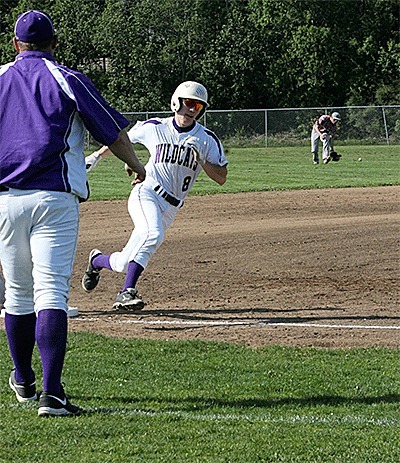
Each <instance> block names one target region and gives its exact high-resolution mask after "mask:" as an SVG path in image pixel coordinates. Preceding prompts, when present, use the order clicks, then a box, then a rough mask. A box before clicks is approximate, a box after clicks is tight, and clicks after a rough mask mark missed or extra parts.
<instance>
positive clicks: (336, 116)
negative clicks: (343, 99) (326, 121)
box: [332, 113, 340, 121]
mask: <svg viewBox="0 0 400 463" xmlns="http://www.w3.org/2000/svg"><path fill="white" fill-rule="evenodd" d="M332 117H333V119H335V121H340V114H339V113H332Z"/></svg>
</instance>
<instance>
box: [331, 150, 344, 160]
mask: <svg viewBox="0 0 400 463" xmlns="http://www.w3.org/2000/svg"><path fill="white" fill-rule="evenodd" d="M341 157H342V155H341V154H339V153H337V152H336V151H332V152H331V159H332V161H334V162H338V161H340V158H341Z"/></svg>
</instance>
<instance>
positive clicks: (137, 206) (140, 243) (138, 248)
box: [110, 184, 179, 272]
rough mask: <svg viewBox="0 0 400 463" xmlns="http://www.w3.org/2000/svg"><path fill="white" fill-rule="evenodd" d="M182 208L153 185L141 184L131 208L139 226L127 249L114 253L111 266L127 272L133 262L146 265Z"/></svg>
mask: <svg viewBox="0 0 400 463" xmlns="http://www.w3.org/2000/svg"><path fill="white" fill-rule="evenodd" d="M178 210H179V209H178V208H176V207H175V206H172V205H171V204H169V203H167V202H166V201H165V199H163V198H162V197H161V196H159V195H158V194H157V193H156V192H155V191H154V190H153V188H151V187H149V186H148V185H145V184H139V185H137V186H136V187H135V188H134V189H133V190H132V191H131V194H130V196H129V200H128V211H129V214H130V216H131V218H132V221H133V223H134V225H135V228H134V230H133V232H132V234H131V237H130V238H129V241H128V242H127V244H126V245H125V247H124V248H123V250H122V251H120V252H114V253H112V254H111V255H110V265H111V268H112V269H113V270H114V271H116V272H126V271H127V268H128V264H129V262H132V261H135V262H136V263H138V264H139V265H141V266H142V267H143V268H146V267H147V264H148V263H149V260H150V258H151V257H152V255H153V254H154V253H155V252H156V251H157V249H158V248H159V247H160V246H161V244H162V243H163V241H164V236H165V232H166V230H167V229H168V228H169V226H170V225H171V223H172V222H173V220H174V218H175V215H176V213H177V212H178Z"/></svg>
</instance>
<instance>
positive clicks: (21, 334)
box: [4, 313, 36, 383]
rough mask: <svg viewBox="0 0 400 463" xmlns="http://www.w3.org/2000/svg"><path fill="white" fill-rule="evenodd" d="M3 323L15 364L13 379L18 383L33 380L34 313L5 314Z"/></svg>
mask: <svg viewBox="0 0 400 463" xmlns="http://www.w3.org/2000/svg"><path fill="white" fill-rule="evenodd" d="M4 324H5V328H6V333H7V339H8V346H9V349H10V354H11V358H12V359H13V362H14V366H15V379H16V381H17V382H18V383H24V382H28V383H30V382H31V381H33V378H34V376H35V374H34V372H33V370H32V353H33V348H34V347H35V326H36V314H35V313H31V314H28V315H10V314H9V313H6V314H5V319H4Z"/></svg>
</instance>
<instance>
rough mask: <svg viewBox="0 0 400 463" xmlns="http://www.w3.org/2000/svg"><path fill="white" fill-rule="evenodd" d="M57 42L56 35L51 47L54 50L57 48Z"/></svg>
mask: <svg viewBox="0 0 400 463" xmlns="http://www.w3.org/2000/svg"><path fill="white" fill-rule="evenodd" d="M57 44H58V36H57V35H55V36H54V37H53V42H52V43H51V49H52V50H55V49H56V46H57Z"/></svg>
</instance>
